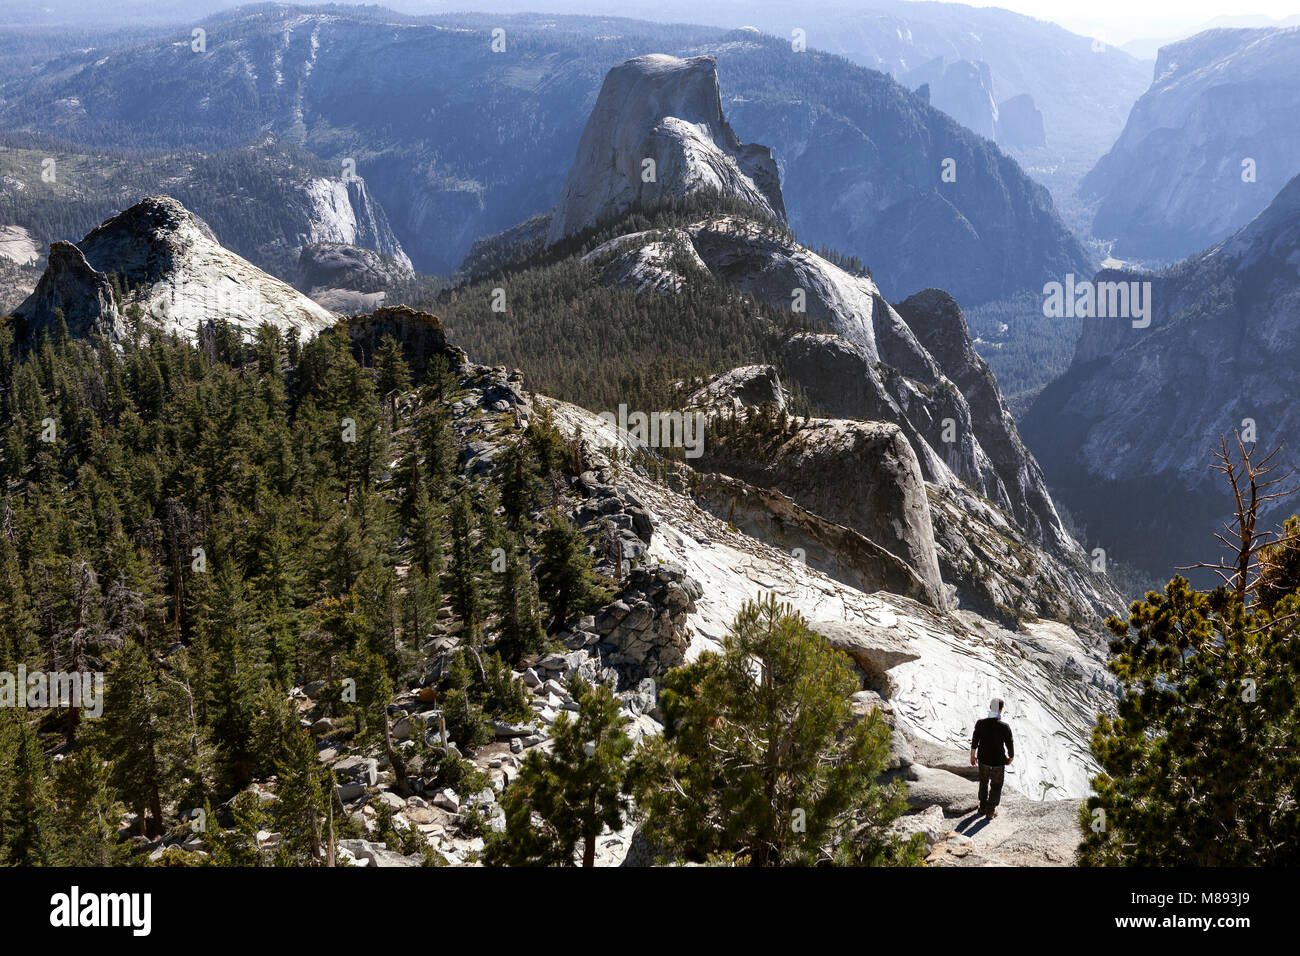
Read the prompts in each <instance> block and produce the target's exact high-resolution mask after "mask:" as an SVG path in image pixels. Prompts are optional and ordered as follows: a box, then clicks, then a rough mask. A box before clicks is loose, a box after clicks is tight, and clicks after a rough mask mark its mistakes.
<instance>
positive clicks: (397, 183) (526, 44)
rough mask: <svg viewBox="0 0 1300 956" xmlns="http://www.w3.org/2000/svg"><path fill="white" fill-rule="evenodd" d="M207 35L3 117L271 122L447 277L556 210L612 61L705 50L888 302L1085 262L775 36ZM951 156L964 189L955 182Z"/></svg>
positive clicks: (474, 22) (478, 23)
mask: <svg viewBox="0 0 1300 956" xmlns="http://www.w3.org/2000/svg"><path fill="white" fill-rule="evenodd" d="M501 25H504V28H505V29H506V38H507V39H506V49H505V52H503V53H500V54H494V53H492V52H491V48H490V44H491V38H490V30H491V29H492V28H493V27H496V26H501ZM206 29H207V31H208V34H207V52H205V53H196V52H194V51H192V50H191V49H190V47H189V45H188V44H187V43H185V44H182V43H179V42H174V43H170V44H166V45H155V46H144V47H140V48H135V49H133V50H132V51H130V54H129V57H128V56H127V54H126V53H125V52H116V53H115V52H113V51H107V52H108V55H107V56H105V52H106V51H96V53H95V54H94V57H93V59H92V58H91V57H90V56H88V57H86V61H85V62H84V64H83V65H82V66H81V67H80V68H79V69H77V70H72V71H69V70H67V69H61V70H59V71H47V72H46V73H44V74H41V75H38V76H36V77H33V78H31V79H29V80H27V81H26V82H25V83H24V85H23V88H22V89H21V90H17V89H14V88H9V89H0V95H3V96H4V97H5V100H6V102H5V105H4V106H3V108H0V118H3V119H4V120H5V121H7V122H9V123H10V124H11V125H13V126H16V127H18V128H29V129H41V130H47V131H51V132H57V133H59V134H60V135H63V136H67V137H70V138H73V139H77V140H81V141H86V142H92V143H103V144H112V143H131V144H132V145H141V144H148V145H150V146H152V147H155V148H158V147H166V146H169V145H175V144H176V143H178V142H184V143H185V144H187V145H188V146H190V147H191V148H193V147H198V148H202V149H221V148H229V147H231V146H236V145H239V144H241V143H242V142H244V141H247V140H248V139H250V138H252V137H254V136H258V135H261V133H262V131H263V130H264V129H266V128H271V129H272V130H274V131H275V132H277V133H278V134H279V135H281V136H284V137H287V138H290V139H292V140H294V141H296V142H298V143H301V144H302V145H303V146H305V147H306V148H307V149H310V150H312V151H313V152H315V153H316V154H318V155H320V156H324V157H328V158H329V159H330V160H332V161H334V162H338V163H341V162H342V161H343V160H346V159H352V160H354V161H355V164H356V172H357V173H358V175H360V176H362V177H363V178H364V179H365V180H366V182H367V184H368V186H369V189H370V191H371V193H372V194H374V195H375V196H377V197H378V199H379V201H380V203H381V204H382V205H383V207H384V208H385V209H386V210H388V212H389V215H390V216H391V217H392V218H393V227H394V230H395V232H396V233H397V235H398V237H399V238H400V240H401V242H402V244H403V246H404V248H405V249H406V251H407V253H408V254H409V255H410V256H411V258H412V261H413V262H414V263H415V264H416V266H417V267H418V268H419V269H421V270H422V271H426V272H440V273H446V272H450V271H451V270H452V269H454V268H455V267H456V266H457V265H458V264H459V263H460V261H461V260H462V259H463V258H464V256H465V255H466V254H467V253H468V252H469V250H470V247H471V245H472V243H473V242H474V241H475V240H476V239H478V238H480V237H482V236H486V235H490V234H492V233H495V232H499V231H501V230H503V229H506V228H509V227H511V226H513V225H514V224H516V223H518V222H519V221H520V220H521V219H523V218H526V217H527V216H529V215H533V214H537V213H541V212H544V211H545V210H547V209H549V208H551V207H552V206H554V205H555V203H556V202H557V201H558V200H559V198H560V195H561V192H562V185H563V175H564V174H563V172H562V171H563V170H567V169H568V167H569V165H570V164H571V161H572V158H573V156H574V153H575V150H576V147H577V144H578V140H579V133H580V130H581V128H582V125H583V123H584V122H585V120H586V116H587V113H588V112H589V111H590V109H591V107H592V105H593V104H594V102H595V97H596V91H597V89H598V87H599V85H600V82H601V81H602V80H603V77H604V75H605V73H606V71H607V70H608V68H609V67H610V66H612V65H613V64H615V63H618V62H622V61H623V60H625V59H628V58H630V57H632V56H635V55H639V54H644V53H649V52H667V53H672V54H677V55H699V54H706V53H711V54H713V55H715V56H716V57H717V59H718V63H719V66H720V69H721V74H722V76H723V78H724V79H723V83H722V96H723V102H724V106H725V108H726V110H727V112H728V114H729V117H730V122H731V123H732V125H733V126H734V128H735V129H736V131H737V133H738V134H739V135H740V137H741V138H742V139H744V140H747V141H756V142H763V143H765V144H767V145H769V146H770V147H771V148H772V149H773V153H774V155H775V157H776V160H777V163H778V166H779V167H780V170H781V175H782V179H783V182H784V184H785V195H786V198H787V201H788V202H789V204H790V205H791V208H792V209H795V210H797V212H795V213H793V214H792V216H791V225H792V227H793V228H794V229H795V230H796V231H797V232H798V233H799V234H800V235H801V236H802V237H804V239H805V241H808V242H812V243H814V244H826V245H830V246H833V247H835V248H838V249H840V250H842V251H844V252H846V253H849V254H853V255H856V256H858V257H859V258H861V259H862V260H863V261H864V262H866V263H868V264H869V265H871V266H872V268H873V269H876V270H878V271H879V272H880V273H881V275H882V276H885V275H887V276H889V277H890V278H889V280H888V281H889V282H890V283H892V285H890V286H889V292H890V294H894V295H903V294H906V293H908V292H912V291H916V290H918V289H920V288H924V287H926V286H931V285H941V286H943V287H945V288H948V289H949V290H950V291H952V292H953V293H954V294H956V295H958V296H960V297H961V298H962V299H963V300H964V301H970V302H975V301H982V300H987V299H990V298H998V297H1001V296H1003V295H1007V294H1010V293H1011V292H1014V291H1016V290H1019V289H1023V288H1027V287H1034V286H1035V285H1037V284H1041V282H1042V281H1044V280H1045V279H1046V278H1047V277H1049V276H1051V275H1056V274H1059V273H1060V272H1062V271H1071V270H1074V271H1086V270H1087V268H1088V267H1089V261H1090V260H1089V257H1088V255H1087V253H1086V252H1085V251H1084V250H1083V249H1082V247H1081V246H1080V245H1079V243H1078V242H1077V241H1076V240H1075V239H1074V237H1073V236H1072V235H1070V234H1069V232H1068V230H1066V229H1065V228H1064V226H1063V225H1062V224H1061V223H1060V221H1059V219H1058V218H1057V216H1056V215H1055V212H1054V211H1053V207H1052V202H1051V199H1050V197H1049V196H1048V194H1047V192H1046V191H1045V190H1044V189H1043V188H1042V187H1040V186H1038V185H1037V184H1035V183H1033V182H1032V181H1031V180H1030V179H1029V178H1028V177H1027V176H1025V175H1024V174H1023V172H1021V171H1020V170H1019V168H1018V167H1017V166H1016V164H1015V163H1014V161H1012V160H1011V159H1009V158H1008V157H1006V156H1004V155H1003V154H1001V153H1000V152H999V151H998V150H997V149H996V147H994V146H992V145H991V144H988V143H987V142H985V141H983V140H981V139H979V138H978V137H976V136H974V135H973V134H971V133H969V132H968V131H965V130H963V129H962V128H961V127H960V126H958V125H957V124H956V123H954V122H952V121H951V120H950V119H949V118H947V117H946V116H944V115H943V114H942V113H940V112H938V111H936V110H934V109H932V108H930V107H927V106H926V105H925V104H924V103H922V102H921V101H920V100H919V99H917V98H916V97H915V96H914V95H913V94H912V93H910V92H908V91H905V90H903V89H901V88H900V87H898V86H897V85H896V84H894V83H893V82H892V81H890V80H889V79H887V78H886V77H884V76H882V75H880V74H877V73H874V72H872V71H869V70H864V69H862V68H860V67H854V66H851V65H850V64H848V63H847V62H845V61H843V60H841V59H839V58H836V57H832V56H828V55H826V54H821V53H816V52H813V51H808V52H806V53H796V52H794V51H792V50H791V48H790V44H789V43H788V42H784V41H781V40H779V39H771V38H764V37H762V36H760V35H757V34H755V33H753V32H747V31H739V32H735V33H730V34H728V33H724V32H723V31H719V30H712V29H708V28H700V27H681V26H678V27H667V26H658V25H655V24H648V23H638V22H635V21H625V20H612V19H608V18H605V19H586V18H576V17H542V16H537V15H533V16H521V17H509V18H504V19H503V18H501V17H495V18H493V17H488V16H465V17H444V18H438V19H436V20H435V21H418V20H415V19H412V18H403V17H399V16H397V15H393V14H388V13H382V12H371V13H369V14H366V15H359V14H358V15H354V14H353V12H351V11H339V10H333V11H330V12H328V13H326V12H319V11H316V12H313V11H310V10H300V9H296V8H282V7H270V8H265V9H263V10H261V11H260V12H257V13H252V12H241V11H236V12H234V13H232V14H227V15H223V16H221V17H217V18H213V19H212V20H210V21H209V22H208V23H207V25H206ZM362 62H364V63H366V64H368V65H369V66H368V68H367V69H366V70H360V69H358V66H357V64H359V63H362ZM121 63H125V64H126V66H125V68H122V67H121V65H120V64H121ZM502 64H506V65H508V66H509V69H502V68H501V66H502ZM453 75H454V76H457V77H459V78H460V81H459V82H458V83H456V84H449V83H448V81H447V77H448V76H453ZM152 76H166V77H169V78H171V80H169V82H168V84H167V85H166V86H158V85H156V84H153V83H151V82H150V81H148V80H147V77H152ZM417 90H418V91H419V92H418V94H417V93H416V92H415V91H417ZM796 94H797V97H796ZM796 98H797V99H800V100H802V104H800V103H796V102H794V101H793V100H794V99H796ZM50 102H54V103H56V104H57V108H56V110H55V111H54V112H53V113H52V114H51V113H50V112H49V111H48V110H47V109H46V108H45V106H46V104H49V103H50ZM488 118H491V119H490V120H489V119H488ZM949 159H951V160H952V161H953V162H955V164H956V171H957V179H956V182H943V181H942V179H941V177H942V175H943V173H944V169H945V160H949ZM828 181H833V182H838V183H840V188H838V189H837V190H834V191H828V190H826V189H825V188H824V187H825V184H826V183H827V182H828ZM936 235H942V236H944V237H945V243H946V245H945V246H943V247H940V248H938V249H936V248H935V246H934V241H933V240H934V237H935V236H936Z"/></svg>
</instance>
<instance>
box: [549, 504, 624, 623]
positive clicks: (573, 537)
mask: <svg viewBox="0 0 1300 956" xmlns="http://www.w3.org/2000/svg"><path fill="white" fill-rule="evenodd" d="M585 544H586V541H585V539H584V538H583V537H582V535H581V534H580V533H579V532H578V531H577V530H575V529H574V528H573V526H572V525H570V524H569V523H568V522H567V521H565V520H564V518H563V517H562V516H561V515H560V513H559V512H558V511H556V510H554V509H552V510H551V512H550V516H549V524H548V526H547V528H546V530H545V531H544V532H542V554H541V559H540V560H539V562H538V565H537V583H538V586H539V587H540V589H541V593H542V596H543V598H544V599H545V600H546V602H547V603H548V604H549V605H550V609H551V627H552V628H555V629H559V628H562V627H564V626H565V625H566V624H567V623H568V622H569V618H570V617H571V616H572V615H574V614H578V613H581V612H583V611H585V610H588V609H590V608H591V607H594V606H596V605H597V604H599V603H600V601H601V600H602V599H603V598H605V597H606V596H607V595H606V594H605V593H604V591H603V589H602V588H601V586H600V579H599V578H598V577H597V576H596V575H595V573H594V572H593V571H592V570H591V558H590V556H588V555H587V553H586V551H585V550H584V548H585Z"/></svg>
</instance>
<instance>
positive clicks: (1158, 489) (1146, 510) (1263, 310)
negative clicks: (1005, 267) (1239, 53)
mask: <svg viewBox="0 0 1300 956" xmlns="http://www.w3.org/2000/svg"><path fill="white" fill-rule="evenodd" d="M1298 261H1300V176H1297V177H1296V178H1295V179H1292V180H1291V182H1290V183H1288V184H1287V186H1286V187H1285V188H1284V189H1283V190H1282V191H1281V192H1280V193H1279V194H1278V195H1277V197H1276V198H1275V199H1274V200H1273V202H1272V203H1270V204H1269V206H1268V208H1267V209H1265V210H1264V211H1263V212H1262V213H1260V215H1259V216H1257V217H1256V218H1255V219H1254V221H1252V222H1251V223H1250V224H1249V225H1247V226H1245V227H1243V228H1242V229H1240V230H1238V231H1237V233H1236V234H1234V235H1233V236H1232V237H1230V238H1229V239H1226V240H1224V241H1223V242H1221V243H1219V244H1218V245H1216V246H1214V247H1213V248H1211V249H1209V250H1207V251H1205V252H1203V253H1199V254H1197V255H1194V256H1192V257H1191V258H1189V259H1187V260H1186V261H1185V262H1182V263H1180V264H1179V265H1177V266H1174V267H1172V268H1170V269H1167V270H1165V271H1163V272H1160V273H1155V274H1146V273H1111V274H1110V278H1116V279H1123V280H1124V281H1135V282H1150V283H1152V286H1151V297H1150V298H1151V302H1152V305H1153V309H1152V312H1151V316H1150V325H1149V326H1148V327H1146V328H1134V327H1133V323H1132V322H1131V321H1129V320H1128V319H1120V318H1092V319H1085V320H1084V325H1083V332H1082V335H1081V336H1080V339H1079V344H1078V346H1077V348H1076V353H1075V359H1074V363H1073V364H1072V365H1071V367H1070V368H1069V370H1068V371H1067V372H1066V373H1065V374H1064V375H1063V376H1061V377H1060V378H1059V379H1057V380H1056V381H1055V382H1053V383H1052V384H1050V385H1049V386H1048V387H1047V388H1046V389H1044V390H1043V392H1042V393H1041V394H1040V395H1039V396H1038V398H1037V399H1036V400H1035V402H1034V404H1033V406H1032V407H1031V408H1030V410H1029V413H1028V414H1027V415H1026V417H1025V419H1024V422H1023V427H1024V431H1025V437H1026V439H1027V440H1028V441H1029V442H1030V444H1031V445H1032V447H1033V448H1034V451H1035V454H1036V455H1037V456H1038V459H1039V460H1040V461H1041V462H1042V463H1043V468H1044V470H1045V471H1046V473H1047V477H1048V480H1049V481H1050V482H1051V484H1052V488H1053V491H1054V492H1055V494H1056V495H1057V496H1058V498H1059V499H1060V500H1061V501H1063V502H1064V504H1065V506H1066V507H1068V508H1069V509H1070V511H1071V512H1072V513H1073V514H1074V515H1075V517H1076V520H1078V521H1079V522H1080V523H1081V524H1083V525H1086V527H1087V528H1088V533H1089V537H1090V539H1091V541H1090V542H1089V544H1090V545H1094V546H1096V547H1101V548H1103V549H1104V550H1105V551H1106V553H1107V554H1108V555H1109V556H1110V558H1111V559H1112V560H1119V561H1123V562H1125V563H1127V564H1130V565H1137V566H1139V567H1141V568H1143V569H1145V570H1146V571H1147V572H1148V573H1149V574H1150V575H1151V576H1152V578H1153V579H1155V580H1161V579H1163V580H1167V579H1168V578H1169V577H1171V576H1172V575H1173V573H1174V569H1175V568H1176V567H1178V566H1186V565H1189V564H1194V563H1196V562H1198V561H1208V560H1211V557H1210V556H1211V555H1213V554H1215V553H1216V552H1217V546H1216V543H1215V541H1214V540H1213V537H1212V535H1213V534H1214V532H1215V531H1217V530H1218V529H1219V523H1220V521H1221V519H1222V518H1224V517H1226V516H1227V512H1228V511H1229V505H1230V504H1231V499H1230V498H1229V492H1228V490H1227V488H1226V486H1224V485H1223V484H1222V483H1220V482H1218V481H1216V480H1214V476H1213V475H1212V474H1211V472H1210V470H1209V466H1210V464H1211V463H1212V460H1211V458H1210V449H1211V448H1217V447H1218V446H1219V439H1220V436H1227V438H1228V442H1229V446H1230V447H1232V446H1233V444H1234V442H1233V439H1232V434H1233V432H1234V430H1242V431H1243V434H1245V436H1246V437H1247V439H1249V438H1250V435H1251V432H1250V431H1249V429H1250V427H1251V426H1252V425H1253V426H1254V432H1253V434H1254V436H1255V438H1256V439H1257V441H1258V442H1259V447H1260V448H1261V449H1265V448H1267V450H1270V451H1271V450H1272V449H1273V448H1274V447H1275V446H1276V445H1277V444H1278V443H1280V442H1281V441H1283V440H1284V439H1290V438H1291V437H1292V436H1294V435H1295V434H1296V433H1297V431H1300V374H1297V371H1296V370H1297V369H1298V368H1300V346H1298V345H1297V343H1300V271H1298V270H1297V266H1296V263H1297V262H1298ZM1290 455H1291V450H1290V449H1289V448H1288V449H1285V450H1284V452H1283V455H1282V460H1281V465H1282V468H1283V470H1285V469H1286V468H1287V467H1290V465H1291V464H1292V463H1293V458H1291V457H1290ZM1291 507H1293V506H1287V507H1286V508H1285V513H1283V511H1278V512H1266V521H1267V522H1268V523H1280V522H1281V520H1282V519H1283V518H1284V517H1286V516H1287V515H1289V514H1290V508H1291Z"/></svg>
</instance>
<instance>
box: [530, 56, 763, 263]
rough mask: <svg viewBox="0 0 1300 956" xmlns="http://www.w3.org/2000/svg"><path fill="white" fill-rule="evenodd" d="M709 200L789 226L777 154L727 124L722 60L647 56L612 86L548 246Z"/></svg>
mask: <svg viewBox="0 0 1300 956" xmlns="http://www.w3.org/2000/svg"><path fill="white" fill-rule="evenodd" d="M702 191H712V192H715V193H717V194H719V195H723V196H727V197H729V198H734V199H738V200H740V201H742V202H744V203H746V204H748V205H751V206H753V207H754V208H756V209H758V210H760V211H761V212H763V213H765V214H766V215H768V216H770V217H772V218H774V219H781V220H784V218H785V205H784V203H783V201H782V199H781V186H780V177H779V175H778V173H777V169H776V162H775V160H773V158H772V153H771V150H769V149H767V148H766V147H764V146H757V145H753V144H744V143H741V142H740V140H739V139H738V138H737V136H736V134H735V133H734V132H733V131H732V129H731V127H730V126H729V125H728V124H727V121H726V120H725V119H724V118H723V116H722V98H721V94H720V92H719V88H718V70H717V62H716V61H715V60H714V58H713V57H711V56H697V57H690V58H689V59H684V60H683V59H678V58H677V57H674V56H667V55H665V54H651V55H648V56H640V57H637V58H636V59H633V60H628V61H627V62H626V63H621V64H619V65H618V66H616V67H614V68H613V69H612V70H610V71H609V74H608V75H607V76H606V77H605V82H604V85H602V86H601V89H600V95H599V96H598V97H597V99H596V105H595V107H594V108H593V109H592V111H591V117H590V118H589V119H588V120H587V126H586V128H585V129H584V130H583V132H582V139H581V140H580V141H579V143H578V155H577V159H576V160H575V161H574V164H573V167H572V168H571V169H570V171H569V178H568V180H567V181H566V183H565V185H564V193H563V195H562V196H561V198H560V204H559V206H558V207H557V208H556V212H555V215H554V217H553V218H552V219H551V223H550V228H549V231H548V233H547V240H548V242H551V243H554V242H557V241H559V240H560V239H563V238H564V237H565V236H570V235H573V234H574V233H577V232H581V231H582V230H583V229H587V228H589V227H591V226H595V225H597V224H599V223H601V222H603V221H605V220H608V219H612V218H614V217H616V216H619V215H621V214H622V213H624V212H626V211H627V210H629V209H631V208H633V207H634V206H643V207H644V206H649V205H652V204H653V203H654V202H656V201H658V200H662V199H671V198H682V197H686V196H690V195H692V194H694V193H699V192H702Z"/></svg>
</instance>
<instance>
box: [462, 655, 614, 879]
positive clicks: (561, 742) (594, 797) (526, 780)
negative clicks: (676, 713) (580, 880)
mask: <svg viewBox="0 0 1300 956" xmlns="http://www.w3.org/2000/svg"><path fill="white" fill-rule="evenodd" d="M570 690H571V692H572V693H573V696H574V697H575V698H576V699H577V701H578V714H577V718H576V719H575V720H570V719H569V715H568V714H567V713H562V714H560V716H559V717H557V718H556V720H555V724H554V725H553V727H552V737H553V739H554V741H555V745H554V748H553V750H552V751H551V753H549V754H545V753H542V752H540V751H537V750H534V751H532V752H530V753H529V755H528V757H527V759H526V760H525V761H524V765H523V767H522V768H521V769H520V771H519V776H518V777H517V778H516V779H515V782H514V783H513V784H511V786H510V787H509V788H507V790H506V792H505V795H504V796H503V797H502V800H501V802H502V806H503V809H504V810H505V813H506V829H505V832H504V833H503V834H501V835H500V836H499V837H497V838H496V839H494V840H493V842H492V843H491V844H490V845H489V847H488V852H487V862H488V863H489V864H490V865H497V866H572V865H573V860H574V853H575V851H576V849H577V847H578V845H579V844H581V846H582V865H583V866H594V865H595V863H596V841H597V840H598V839H599V838H600V835H601V833H602V832H604V830H606V829H611V830H613V829H618V828H619V827H621V826H622V825H623V819H624V815H625V814H626V813H627V809H628V799H627V796H626V794H625V793H624V791H623V780H624V776H625V774H626V772H627V758H628V755H629V754H630V753H631V751H632V741H631V739H630V738H629V737H628V736H627V734H625V733H624V732H623V729H622V719H621V717H620V715H619V709H618V701H617V700H616V699H615V698H614V695H613V694H612V693H611V692H610V690H609V688H608V687H605V686H604V685H598V686H597V687H595V688H594V689H593V688H592V687H590V686H588V685H586V684H584V683H583V682H582V681H580V680H579V681H574V683H573V685H572V687H571V688H570Z"/></svg>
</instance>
